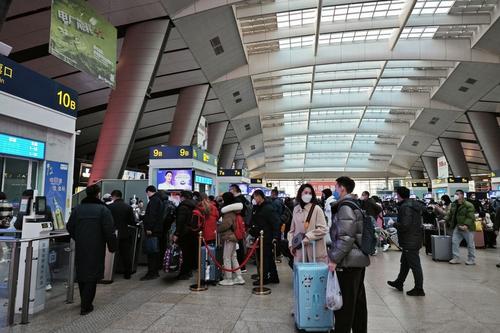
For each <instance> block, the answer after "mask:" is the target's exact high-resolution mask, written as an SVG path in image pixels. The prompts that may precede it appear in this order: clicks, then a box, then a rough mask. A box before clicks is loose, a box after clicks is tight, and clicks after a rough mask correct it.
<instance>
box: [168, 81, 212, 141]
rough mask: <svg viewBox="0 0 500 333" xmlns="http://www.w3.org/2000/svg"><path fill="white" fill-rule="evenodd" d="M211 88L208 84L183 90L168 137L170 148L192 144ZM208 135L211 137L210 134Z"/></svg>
mask: <svg viewBox="0 0 500 333" xmlns="http://www.w3.org/2000/svg"><path fill="white" fill-rule="evenodd" d="M209 88H210V86H209V85H208V84H202V85H198V86H191V87H187V88H183V89H181V92H180V94H179V98H178V100H177V106H176V107H175V114H174V122H173V125H172V130H171V131H170V135H169V137H168V144H169V145H170V146H188V145H190V144H191V142H192V140H193V135H194V133H195V131H196V127H197V126H198V122H199V121H200V117H201V111H202V110H203V106H204V105H205V100H206V98H207V94H208V89H209ZM208 135H209V137H210V133H209V134H208Z"/></svg>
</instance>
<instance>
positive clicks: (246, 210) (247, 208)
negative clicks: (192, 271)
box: [229, 184, 253, 273]
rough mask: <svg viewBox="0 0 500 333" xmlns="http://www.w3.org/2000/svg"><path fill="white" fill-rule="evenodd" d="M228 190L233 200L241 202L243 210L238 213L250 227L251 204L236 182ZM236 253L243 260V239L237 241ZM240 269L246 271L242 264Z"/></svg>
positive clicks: (244, 253) (244, 252)
mask: <svg viewBox="0 0 500 333" xmlns="http://www.w3.org/2000/svg"><path fill="white" fill-rule="evenodd" d="M229 192H231V193H232V194H233V196H234V200H235V202H241V204H242V205H243V210H242V211H241V213H240V214H241V217H243V220H244V221H245V224H246V225H247V227H250V226H251V223H252V212H253V208H252V204H251V203H250V201H248V200H247V198H245V196H244V195H243V194H242V193H241V189H240V187H239V186H238V185H237V184H232V185H231V186H230V187H229ZM236 255H237V256H238V261H239V262H243V260H244V259H245V255H246V251H245V242H244V241H243V240H239V241H238V249H237V250H236ZM241 270H242V272H243V273H246V272H247V269H246V267H245V266H242V267H241Z"/></svg>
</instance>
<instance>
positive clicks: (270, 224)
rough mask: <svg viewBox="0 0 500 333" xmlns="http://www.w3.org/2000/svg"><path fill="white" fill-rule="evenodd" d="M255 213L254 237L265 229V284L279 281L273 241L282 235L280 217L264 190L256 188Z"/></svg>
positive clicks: (253, 218) (257, 282)
mask: <svg viewBox="0 0 500 333" xmlns="http://www.w3.org/2000/svg"><path fill="white" fill-rule="evenodd" d="M253 200H254V213H253V217H252V228H251V230H252V231H251V234H252V236H254V237H259V236H260V231H261V230H263V231H264V263H263V264H264V281H263V284H269V283H279V282H280V279H279V276H278V271H277V269H276V263H275V261H274V256H273V241H274V240H279V237H280V219H279V217H278V215H277V213H276V211H275V209H274V208H273V204H272V203H271V202H270V201H269V200H267V199H266V197H265V195H264V192H262V191H261V190H256V191H255V192H254V193H253ZM253 284H254V286H258V285H259V284H260V281H259V280H257V281H254V283H253Z"/></svg>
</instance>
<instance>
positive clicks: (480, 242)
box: [474, 230, 486, 249]
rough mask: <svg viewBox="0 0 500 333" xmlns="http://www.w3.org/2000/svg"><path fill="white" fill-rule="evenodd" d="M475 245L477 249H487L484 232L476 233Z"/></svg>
mask: <svg viewBox="0 0 500 333" xmlns="http://www.w3.org/2000/svg"><path fill="white" fill-rule="evenodd" d="M474 245H476V249H484V248H485V247H486V245H485V242H484V232H483V231H482V230H481V231H475V232H474Z"/></svg>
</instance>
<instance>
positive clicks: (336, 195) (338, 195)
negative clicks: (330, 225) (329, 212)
mask: <svg viewBox="0 0 500 333" xmlns="http://www.w3.org/2000/svg"><path fill="white" fill-rule="evenodd" d="M333 197H334V198H335V200H339V198H340V194H339V193H338V192H337V191H335V192H333Z"/></svg>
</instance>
